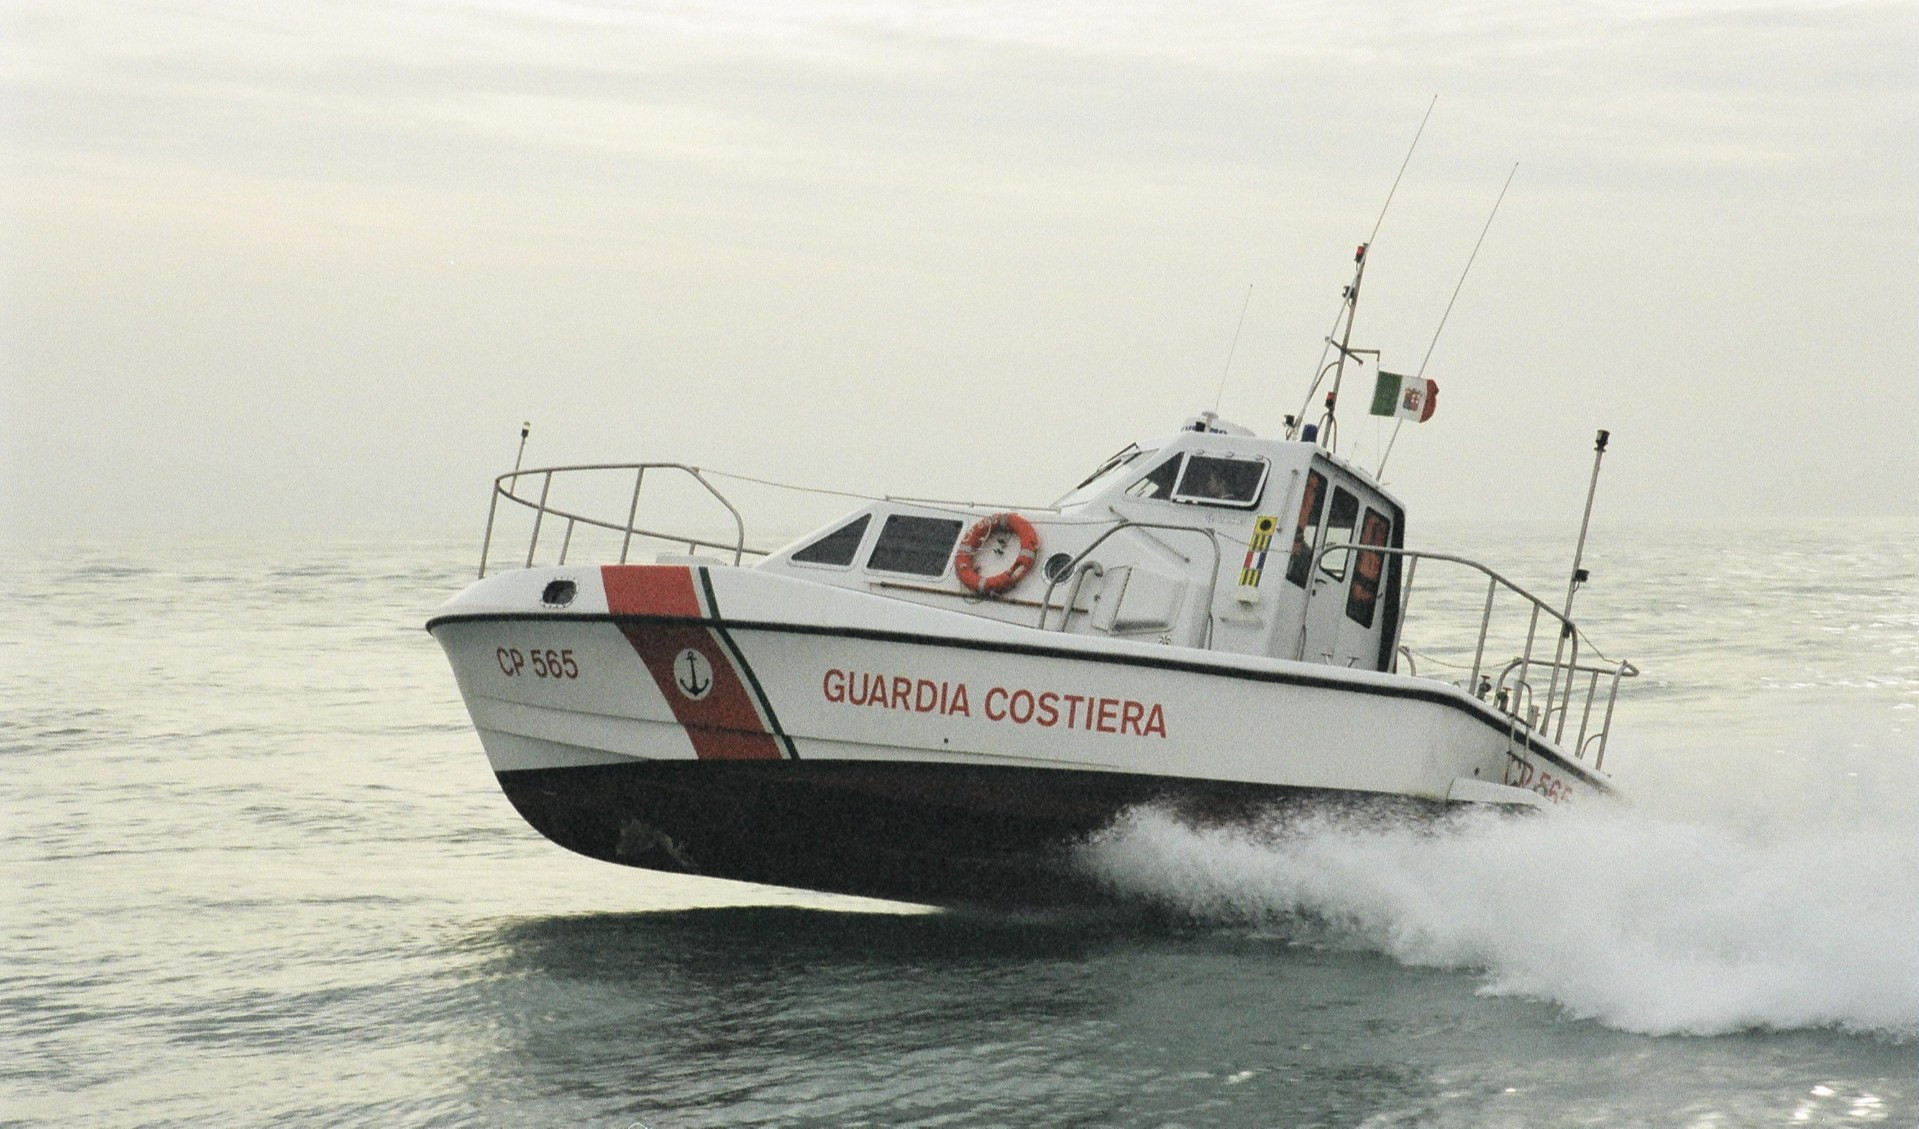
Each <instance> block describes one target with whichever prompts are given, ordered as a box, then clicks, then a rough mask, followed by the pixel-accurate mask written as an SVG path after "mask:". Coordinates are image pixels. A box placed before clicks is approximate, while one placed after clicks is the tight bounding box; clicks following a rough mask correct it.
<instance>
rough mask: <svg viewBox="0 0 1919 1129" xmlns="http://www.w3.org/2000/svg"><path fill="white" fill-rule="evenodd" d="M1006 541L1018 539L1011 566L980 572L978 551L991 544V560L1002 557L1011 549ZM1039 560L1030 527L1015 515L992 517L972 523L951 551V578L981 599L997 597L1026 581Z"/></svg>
mask: <svg viewBox="0 0 1919 1129" xmlns="http://www.w3.org/2000/svg"><path fill="white" fill-rule="evenodd" d="M1009 538H1018V539H1019V552H1018V553H1016V554H1014V556H1013V563H1012V564H1010V565H1008V566H1006V567H1005V568H1003V569H1001V570H1000V571H998V572H994V573H982V572H980V563H979V557H980V550H981V549H983V548H987V547H988V545H989V542H990V543H991V550H992V553H993V555H994V556H1005V555H1006V553H1007V550H1008V549H1010V548H1012V546H1011V545H1010V544H1008V543H1007V540H1008V539H1009ZM1038 559H1039V532H1038V531H1037V530H1035V529H1034V528H1033V523H1032V522H1030V521H1027V520H1026V519H1025V518H1023V517H1021V516H1020V515H1018V514H1016V513H1003V514H994V515H992V516H991V517H983V518H981V519H980V520H979V521H977V522H975V523H974V524H973V528H971V529H969V530H967V531H966V536H965V537H962V538H960V543H959V548H958V549H955V550H954V551H953V575H954V576H955V577H956V578H958V580H959V582H960V583H961V584H964V585H965V586H966V587H967V588H969V589H971V590H972V591H974V592H978V593H979V594H980V595H982V596H997V595H999V594H1000V593H1002V592H1006V591H1008V590H1010V589H1011V588H1012V587H1013V586H1014V585H1015V584H1018V583H1019V582H1020V581H1022V580H1024V579H1026V574H1027V573H1029V572H1031V571H1033V562H1034V561H1036V560H1038Z"/></svg>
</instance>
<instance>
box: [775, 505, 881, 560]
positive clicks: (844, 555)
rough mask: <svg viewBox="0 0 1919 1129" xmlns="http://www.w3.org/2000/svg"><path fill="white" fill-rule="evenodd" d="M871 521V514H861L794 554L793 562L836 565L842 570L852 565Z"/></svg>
mask: <svg viewBox="0 0 1919 1129" xmlns="http://www.w3.org/2000/svg"><path fill="white" fill-rule="evenodd" d="M872 520H873V515H872V514H861V515H860V516H859V517H857V518H855V519H854V520H852V521H849V522H847V523H846V524H845V525H842V526H840V527H839V528H838V529H835V530H834V531H833V532H831V533H829V534H827V535H826V536H824V537H822V538H820V539H819V540H817V541H815V542H813V543H812V544H811V545H808V546H806V547H805V548H804V549H801V550H800V551H798V552H796V553H794V554H793V560H794V561H796V562H798V563H800V564H816V565H838V566H840V567H842V568H844V567H845V566H847V565H850V564H852V563H853V557H854V556H855V555H856V554H857V553H858V552H859V551H860V542H861V541H862V540H864V539H865V538H866V527H867V526H868V525H869V524H871V522H872Z"/></svg>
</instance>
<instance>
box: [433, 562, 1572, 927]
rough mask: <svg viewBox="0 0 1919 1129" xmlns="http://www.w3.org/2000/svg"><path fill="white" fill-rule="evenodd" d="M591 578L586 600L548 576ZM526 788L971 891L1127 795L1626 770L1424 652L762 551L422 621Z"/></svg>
mask: <svg viewBox="0 0 1919 1129" xmlns="http://www.w3.org/2000/svg"><path fill="white" fill-rule="evenodd" d="M556 582H559V585H560V586H563V585H566V584H570V585H571V592H570V599H568V600H567V601H566V602H565V604H564V606H553V605H552V604H550V603H548V602H547V601H546V600H543V598H542V597H543V596H550V595H553V594H554V593H555V592H556V590H558V588H557V587H556ZM428 626H429V629H430V630H431V631H432V632H433V634H434V636H435V637H436V638H437V639H438V640H439V641H440V643H441V644H442V646H443V647H444V648H445V650H446V653H447V655H448V657H449V659H450V661H451V662H452V665H453V668H454V671H455V673H456V676H457V678H458V680H459V685H460V689H461V692H462V694H463V695H464V697H465V699H466V703H467V707H468V709H469V711H470V712H471V714H472V717H473V722H474V725H475V726H476V728H477V729H478V731H479V733H480V737H481V741H482V744H483V745H484V747H485V749H486V752H487V755H488V757H489V759H490V761H491V763H492V766H493V768H494V770H495V772H496V774H497V775H498V777H499V779H500V782H501V785H502V787H503V788H504V789H505V791H506V792H507V794H508V796H509V797H510V798H512V800H513V802H514V804H515V806H516V807H518V808H519V810H520V811H521V812H522V814H523V815H525V817H526V818H527V819H528V821H529V822H531V823H532V824H533V825H534V826H535V827H537V828H538V829H539V830H540V831H541V832H542V833H544V834H546V835H547V836H548V837H550V838H552V839H554V840H555V841H557V842H559V843H561V844H562V845H564V846H567V847H569V848H572V849H574V850H578V851H581V852H582V853H585V854H589V855H592V856H594V857H598V858H604V859H608V860H610V861H618V862H625V863H629V864H632V865H639V866H648V867H655V868H660V869H669V870H685V871H693V872H698V873H704V874H710V875H714V876H718V877H727V878H739V879H747V880H753V881H762V882H773V883H778V884H786V885H797V886H805V887H810V888H819V889H829V890H838V891H844V892H852V893H861V894H872V895H880V896H891V897H900V898H910V899H914V900H923V901H935V902H955V901H981V902H1001V903H1004V902H1020V901H1029V900H1046V901H1053V900H1058V899H1059V898H1060V897H1061V896H1064V895H1065V894H1068V893H1070V892H1072V889H1073V887H1075V885H1076V880H1075V878H1074V877H1073V875H1072V873H1071V871H1070V868H1067V867H1063V866H1062V865H1061V860H1062V859H1063V858H1064V857H1065V856H1066V853H1067V852H1068V851H1070V848H1071V846H1072V844H1073V843H1074V842H1075V841H1077V840H1079V839H1082V838H1084V836H1086V835H1087V834H1090V833H1092V832H1095V831H1097V830H1098V829H1099V828H1100V827H1102V826H1104V825H1106V824H1107V823H1110V822H1111V820H1112V819H1113V818H1114V817H1115V816H1117V815H1118V814H1119V813H1120V812H1122V811H1124V810H1125V809H1127V808H1129V807H1132V806H1135V805H1138V804H1143V803H1152V802H1165V803H1173V804H1177V805H1180V806H1181V807H1182V808H1183V810H1186V811H1188V812H1190V813H1191V814H1192V815H1193V816H1194V817H1195V818H1201V819H1214V818H1217V819H1232V818H1244V819H1251V818H1258V817H1259V816H1260V815H1261V813H1265V812H1268V811H1270V808H1271V806H1272V805H1273V804H1275V803H1290V802H1293V801H1297V800H1307V801H1311V802H1313V803H1315V804H1322V803H1326V802H1339V803H1359V804H1381V805H1387V806H1393V807H1400V806H1411V807H1415V808H1438V807H1443V806H1445V805H1447V804H1449V803H1455V802H1460V801H1481V802H1506V803H1536V802H1545V801H1551V802H1567V801H1572V800H1575V799H1577V798H1581V797H1588V796H1599V795H1604V794H1607V793H1608V792H1609V791H1610V787H1609V785H1608V784H1607V783H1606V782H1605V780H1604V778H1603V777H1600V776H1598V775H1597V774H1595V773H1592V772H1590V771H1589V770H1587V769H1586V768H1585V767H1584V766H1582V765H1580V764H1579V763H1578V762H1577V761H1575V760H1573V759H1571V758H1569V757H1567V756H1566V755H1564V754H1563V753H1562V752H1561V751H1560V750H1558V749H1557V748H1555V747H1554V746H1552V745H1551V744H1550V743H1549V742H1547V741H1545V740H1543V739H1541V738H1540V737H1539V736H1537V735H1535V734H1531V733H1529V732H1527V731H1526V730H1524V729H1523V728H1517V729H1516V728H1515V724H1514V722H1513V721H1512V720H1511V719H1510V718H1508V717H1507V716H1505V715H1504V714H1502V713H1499V712H1497V711H1495V710H1493V709H1491V708H1490V707H1488V706H1487V705H1485V704H1484V703H1482V702H1479V701H1477V700H1475V699H1474V698H1473V697H1471V696H1470V695H1468V694H1465V693H1463V692H1462V691H1460V690H1459V689H1458V688H1456V687H1453V686H1449V685H1446V684H1443V683H1438V682H1433V681H1430V680H1425V679H1415V678H1409V677H1403V676H1399V675H1393V674H1381V673H1377V672H1370V671H1357V670H1343V669H1339V668H1333V667H1328V666H1324V665H1317V664H1307V663H1298V662H1289V661H1284V660H1276V659H1269V658H1263V657H1257V656H1247V655H1236V654H1228V653H1221V652H1213V651H1205V650H1197V649H1192V648H1184V647H1173V646H1160V645H1155V644H1150V643H1139V642H1132V641H1126V640H1114V639H1109V638H1102V637H1092V636H1084V635H1069V634H1063V633H1060V632H1042V631H1038V630H1035V629H1032V628H1026V627H1019V626H1014V625H1009V624H1005V623H1000V622H995V621H993V620H989V619H985V618H983V617H978V616H972V615H967V614H964V613H961V612H946V611H942V610H939V609H937V608H929V607H924V606H918V605H910V604H902V603H901V602H900V601H897V600H892V599H887V598H884V597H879V596H871V595H867V594H865V593H862V592H858V591H852V590H848V589H844V588H835V587H830V586H826V585H818V584H811V583H808V582H806V581H804V580H799V579H794V578H792V577H789V576H781V575H776V574H768V573H762V572H756V571H754V570H750V569H733V568H711V569H709V568H702V567H685V566H665V565H650V566H596V567H586V568H553V569H531V570H526V571H523V572H515V573H510V574H505V575H502V576H498V577H495V578H491V579H488V580H484V581H481V582H479V583H477V584H475V585H473V586H472V587H471V588H469V589H468V590H467V591H466V592H464V593H462V594H461V595H460V596H458V597H456V598H455V599H454V600H453V601H451V602H450V603H449V604H448V605H447V606H446V607H445V608H443V609H442V611H441V613H440V614H439V615H438V616H437V617H436V618H435V619H434V620H433V621H432V622H431V623H430V624H429V625H428Z"/></svg>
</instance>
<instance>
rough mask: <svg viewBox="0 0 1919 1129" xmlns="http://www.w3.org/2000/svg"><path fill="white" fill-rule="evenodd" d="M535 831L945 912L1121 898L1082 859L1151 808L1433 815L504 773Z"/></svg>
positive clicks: (1187, 785) (1129, 780) (1180, 787)
mask: <svg viewBox="0 0 1919 1129" xmlns="http://www.w3.org/2000/svg"><path fill="white" fill-rule="evenodd" d="M498 775H499V781H500V787H501V788H502V789H503V790H504V791H505V792H506V795H507V798H508V799H510V800H511V801H512V802H513V806H514V807H515V808H517V809H518V810H519V812H520V814H521V815H522V816H523V817H524V818H525V819H526V821H527V822H528V823H530V824H532V825H533V827H534V828H535V829H537V830H538V831H539V832H540V833H541V834H542V835H545V836H546V837H547V838H549V839H551V840H553V841H554V842H556V843H558V844H560V845H561V846H563V847H566V848H567V849H569V850H573V851H577V852H579V853H580V854H583V855H587V856H589V857H592V858H596V859H602V860H605V861H607V862H617V863H622V864H625V865H627V866H638V867H645V868H648V869H652V870H664V871H673V872H677V873H683V874H699V875H705V876H708V877H713V878H729V879H737V880H740V881H745V882H760V883H766V884H768V885H774V886H791V887H797V888H800V889H806V890H821V891H827V892H831V893H841V894H859V895H864V896H867V897H875V898H891V899H896V900H900V901H910V902H922V903H929V904H934V905H976V906H987V907H1000V908H1017V907H1033V906H1059V905H1072V904H1080V903H1087V902H1099V901H1106V900H1109V899H1110V897H1111V895H1110V894H1109V893H1108V892H1107V891H1106V890H1104V889H1103V888H1102V887H1101V886H1100V885H1099V883H1097V882H1096V881H1095V880H1094V879H1092V878H1091V877H1089V876H1088V875H1086V874H1084V873H1082V872H1081V871H1080V870H1079V869H1078V868H1076V867H1075V866H1074V865H1073V852H1074V848H1075V847H1076V846H1077V845H1079V844H1081V843H1084V842H1085V841H1086V840H1087V839H1088V837H1090V836H1092V835H1094V834H1096V833H1098V832H1099V831H1101V830H1103V829H1105V828H1107V827H1109V826H1111V825H1112V823H1113V821H1114V820H1115V819H1116V818H1118V817H1119V816H1120V815H1121V813H1123V812H1125V811H1127V810H1128V809H1130V808H1134V807H1138V806H1141V805H1163V806H1166V807H1167V808H1169V809H1170V810H1172V811H1173V812H1174V813H1176V814H1177V815H1178V816H1180V817H1182V818H1185V819H1187V820H1189V821H1191V822H1193V823H1195V824H1198V825H1206V826H1215V825H1232V824H1244V825H1260V826H1265V825H1268V824H1269V823H1272V822H1276V821H1283V820H1284V819H1285V818H1286V817H1287V816H1288V815H1289V814H1293V813H1298V812H1302V811H1305V810H1311V811H1314V812H1322V811H1325V810H1326V809H1327V808H1329V807H1330V808H1334V809H1355V810H1360V811H1365V812H1367V813H1378V814H1387V815H1391V816H1411V817H1427V816H1430V815H1432V814H1434V813H1436V812H1438V811H1441V810H1444V808H1445V807H1446V805H1444V804H1441V803H1439V802H1436V801H1425V800H1414V799H1408V798H1406V797H1400V796H1380V795H1377V794H1370V793H1356V792H1338V791H1328V790H1322V789H1302V788H1287V787H1279V786H1274V785H1255V784H1237V783H1230V782H1223V781H1210V780H1192V779H1184V778H1179V777H1165V776H1140V775H1133V774H1127V773H1099V772H1085V771H1067V770H1057V769H1028V768H1006V767H978V766H966V765H952V764H911V763H899V762H848V761H755V762H725V763H716V762H713V761H636V762H634V763H632V764H621V765H606V766H594V767H587V768H558V769H532V770H524V771H516V772H503V773H500V774H498Z"/></svg>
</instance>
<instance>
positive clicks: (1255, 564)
mask: <svg viewBox="0 0 1919 1129" xmlns="http://www.w3.org/2000/svg"><path fill="white" fill-rule="evenodd" d="M1278 528H1279V519H1278V518H1277V517H1274V516H1273V515H1272V514H1260V515H1259V518H1258V520H1256V521H1254V522H1253V536H1252V539H1251V540H1249V541H1247V542H1246V561H1245V563H1244V564H1241V565H1240V566H1239V586H1240V587H1241V588H1257V587H1259V577H1260V574H1261V573H1263V572H1265V571H1266V550H1268V549H1270V548H1272V545H1273V531H1274V530H1276V529H1278Z"/></svg>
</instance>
